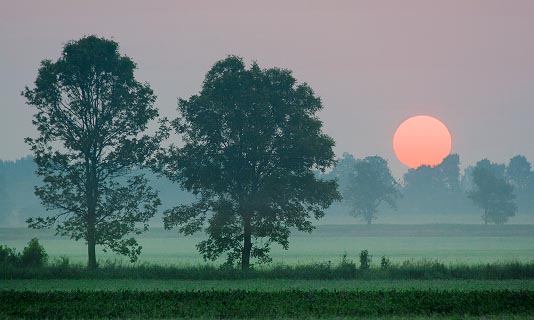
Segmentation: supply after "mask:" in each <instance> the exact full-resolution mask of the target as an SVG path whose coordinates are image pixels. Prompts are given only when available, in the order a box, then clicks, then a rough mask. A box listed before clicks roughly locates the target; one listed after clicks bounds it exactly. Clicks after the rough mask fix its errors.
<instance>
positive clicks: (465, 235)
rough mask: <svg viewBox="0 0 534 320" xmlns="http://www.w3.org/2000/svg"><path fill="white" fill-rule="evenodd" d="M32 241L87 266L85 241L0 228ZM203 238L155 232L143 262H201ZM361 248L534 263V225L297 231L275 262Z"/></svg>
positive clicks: (12, 237) (9, 238) (3, 239)
mask: <svg viewBox="0 0 534 320" xmlns="http://www.w3.org/2000/svg"><path fill="white" fill-rule="evenodd" d="M32 237H37V238H39V240H40V241H41V242H42V243H43V245H44V246H45V248H46V250H47V252H48V254H49V255H50V256H51V258H52V259H54V258H59V257H60V256H67V257H69V259H70V261H71V262H78V263H85V260H86V248H85V247H84V244H83V242H75V241H72V240H70V239H64V238H58V237H54V235H53V232H51V231H47V230H46V231H42V230H29V229H26V228H20V229H19V228H11V229H7V228H3V229H0V244H4V245H7V246H9V247H14V248H17V249H18V250H21V249H22V248H23V247H24V246H25V245H26V243H27V242H28V241H29V239H31V238H32ZM200 239H202V237H200V236H194V237H184V236H181V235H179V234H178V233H177V231H175V230H171V231H166V230H163V229H158V228H153V229H152V230H151V231H149V232H148V233H146V234H144V235H142V236H140V237H139V241H140V243H141V244H142V246H143V252H142V254H141V256H140V260H139V261H140V262H149V263H156V264H163V265H168V264H172V265H196V264H199V263H203V260H202V257H201V256H200V255H199V254H198V252H197V250H196V248H195V245H196V244H197V243H198V242H199V241H200ZM361 250H368V251H369V253H370V254H371V255H373V257H374V259H373V261H374V264H378V262H379V260H380V257H381V256H383V255H385V256H387V257H389V258H390V260H391V261H392V262H402V261H405V260H410V259H413V260H421V259H431V260H439V261H442V262H445V263H467V264H478V263H493V262H507V261H522V262H527V261H532V260H534V225H502V226H484V225H452V224H429V225H371V226H366V225H323V226H318V227H317V230H315V231H314V232H313V233H312V234H303V233H294V235H293V236H292V237H291V238H290V247H289V250H288V251H285V250H282V249H281V248H279V247H276V246H274V247H273V250H272V258H273V264H277V263H284V264H307V263H313V262H327V261H332V262H337V261H339V260H340V258H341V256H342V255H343V254H344V253H347V254H348V256H349V258H351V259H354V260H357V255H358V253H359V252H360V251H361ZM97 255H98V256H97V257H98V258H99V259H100V260H101V261H105V260H113V261H120V260H122V261H123V262H125V260H124V259H122V258H120V257H119V256H117V255H115V254H113V253H104V252H99V253H98V254H97ZM220 262H222V261H219V262H217V264H218V263H220ZM125 263H126V262H125Z"/></svg>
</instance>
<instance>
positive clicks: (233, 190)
mask: <svg viewBox="0 0 534 320" xmlns="http://www.w3.org/2000/svg"><path fill="white" fill-rule="evenodd" d="M321 109H322V104H321V100H320V98H318V97H316V96H315V94H314V92H313V91H312V89H311V88H310V87H309V86H308V85H307V84H297V83H296V80H295V79H294V78H293V76H292V74H291V71H289V70H284V69H278V68H272V69H261V68H260V67H259V66H258V64H257V63H253V64H252V66H251V68H250V69H246V67H245V64H244V63H243V60H242V59H241V58H239V57H235V56H230V57H227V58H226V59H224V60H221V61H219V62H217V63H215V65H214V66H213V67H212V68H211V70H210V71H209V72H208V73H207V75H206V78H205V80H204V83H203V86H202V90H201V91H200V93H199V94H197V95H194V96H192V97H191V98H190V99H189V100H182V99H181V100H179V103H178V111H179V113H180V116H179V117H178V118H177V119H176V120H175V121H173V122H172V127H173V128H174V129H175V131H176V133H177V134H179V135H181V136H182V140H183V141H184V146H183V147H181V148H178V147H176V146H172V147H170V148H169V149H167V150H166V152H165V154H164V155H161V156H158V157H159V158H160V159H162V160H161V161H160V162H159V163H158V164H159V165H158V166H157V169H156V170H158V171H160V172H163V173H164V174H165V175H166V176H167V177H169V178H170V179H171V180H173V181H175V182H178V183H180V185H181V187H182V188H184V189H186V190H188V191H190V192H192V193H194V194H195V195H196V196H197V197H198V200H197V201H196V202H195V203H193V204H192V205H182V206H178V207H175V208H173V209H171V210H168V211H166V212H165V213H164V215H165V217H164V224H165V228H167V229H170V228H173V227H175V226H179V227H180V229H179V230H180V232H182V233H185V234H186V235H190V234H193V233H195V232H198V231H201V230H202V229H203V228H204V226H205V225H206V227H205V231H206V233H207V235H208V239H206V240H204V241H201V242H200V243H199V244H198V245H197V248H198V250H199V251H200V252H201V253H202V255H203V257H204V259H207V260H215V259H217V258H218V257H219V256H220V255H222V254H223V253H226V254H227V263H228V264H230V265H234V264H236V263H239V262H240V263H241V267H242V269H247V268H249V266H250V260H251V258H256V259H258V260H259V262H260V263H261V262H265V261H270V258H269V256H268V253H269V250H270V245H271V243H278V244H280V245H281V246H282V247H283V248H285V249H287V248H288V245H289V241H288V237H289V235H290V233H291V228H296V229H297V230H300V231H306V232H311V231H312V230H313V228H314V227H313V225H312V223H311V221H310V220H309V218H310V216H311V215H313V216H314V217H315V218H316V219H319V218H321V217H322V216H323V215H324V209H325V208H327V207H328V206H329V205H330V204H331V203H332V202H333V201H334V200H336V199H338V197H339V194H338V192H337V188H336V183H335V181H325V180H321V179H318V178H317V177H316V176H315V174H314V170H315V169H317V170H320V171H321V172H324V170H325V169H326V168H327V167H330V166H331V165H333V164H334V153H333V151H332V147H333V146H334V141H333V140H332V139H331V138H330V137H328V136H327V135H326V134H324V133H322V131H321V127H322V122H321V121H320V120H319V119H318V118H317V116H316V113H317V112H318V111H319V110H321Z"/></svg>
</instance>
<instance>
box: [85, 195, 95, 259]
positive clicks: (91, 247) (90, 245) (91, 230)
mask: <svg viewBox="0 0 534 320" xmlns="http://www.w3.org/2000/svg"><path fill="white" fill-rule="evenodd" d="M89 197H91V195H89ZM95 222H96V203H95V201H94V199H89V201H88V206H87V254H88V261H87V268H88V269H91V270H94V269H96V267H97V265H96V250H95V247H96V226H95Z"/></svg>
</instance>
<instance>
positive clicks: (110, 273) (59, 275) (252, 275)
mask: <svg viewBox="0 0 534 320" xmlns="http://www.w3.org/2000/svg"><path fill="white" fill-rule="evenodd" d="M0 279H6V280H7V279H176V280H237V279H308V280H312V279H315V280H327V279H364V280H365V279H369V280H371V279H374V280H403V279H414V280H416V279H419V280H429V279H449V280H452V279H484V280H504V279H523V280H526V279H534V262H530V263H520V262H509V263H488V264H478V265H466V264H445V263H443V262H440V261H437V260H406V261H404V262H402V263H394V262H391V264H390V265H389V266H388V267H387V268H382V267H373V266H371V265H370V261H369V268H368V269H366V270H365V269H358V268H356V266H355V264H354V262H353V261H351V260H349V259H348V258H347V257H345V258H344V259H341V261H339V262H338V263H331V262H330V261H328V262H319V263H313V264H300V265H284V264H277V265H272V266H269V267H266V268H251V269H248V270H241V269H238V268H230V267H228V266H214V265H191V266H173V265H156V264H146V263H145V264H138V265H123V264H117V263H106V264H103V265H101V266H100V268H98V269H95V270H87V269H86V268H84V267H83V266H81V265H76V264H69V262H68V261H65V260H56V261H53V262H51V263H48V264H47V265H45V266H43V267H39V268H29V267H24V266H20V265H1V264H0Z"/></svg>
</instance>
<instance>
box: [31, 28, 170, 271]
mask: <svg viewBox="0 0 534 320" xmlns="http://www.w3.org/2000/svg"><path fill="white" fill-rule="evenodd" d="M135 69H136V64H135V63H134V62H133V61H132V60H131V59H130V58H129V57H127V56H121V55H120V53H119V47H118V44H117V43H116V42H114V41H111V40H106V39H103V38H98V37H95V36H88V37H85V38H82V39H80V40H78V41H71V42H68V43H67V44H66V45H65V46H64V48H63V51H62V55H61V57H60V58H59V59H58V60H57V61H55V62H52V61H50V60H44V61H43V62H42V63H41V66H40V68H39V73H38V76H37V80H36V81H35V88H33V89H29V88H26V89H25V90H24V91H23V95H24V96H25V97H26V99H27V103H28V104H29V105H31V106H33V107H35V108H36V109H37V112H36V114H35V116H34V121H33V123H34V124H35V126H36V127H37V130H38V131H39V133H40V135H39V137H37V138H27V139H26V142H27V143H28V144H29V145H30V147H31V149H32V151H33V154H34V159H35V162H36V163H37V166H38V169H37V174H38V175H39V176H41V177H42V178H43V182H44V183H43V185H41V186H38V187H36V188H35V193H36V195H37V196H38V197H39V198H40V199H41V201H42V203H43V205H44V206H45V207H46V208H47V210H52V213H53V214H52V215H51V216H48V217H44V218H43V217H37V218H31V219H28V221H27V222H28V224H29V226H30V227H32V228H51V227H54V226H55V228H56V234H58V235H62V236H69V237H71V238H72V239H74V240H80V239H84V240H85V241H86V243H87V249H88V267H89V268H91V269H92V268H96V267H97V261H96V253H95V247H96V245H100V246H103V248H104V250H106V249H110V250H112V251H115V252H117V253H119V254H122V255H126V256H128V257H129V258H130V259H131V260H132V261H135V260H136V259H137V256H138V255H139V254H140V251H141V247H140V246H139V245H138V243H137V241H136V240H135V238H133V237H130V238H127V237H128V236H129V235H131V234H139V233H141V232H143V231H146V230H147V228H148V225H147V221H148V220H149V219H150V218H151V217H152V216H154V214H155V213H156V210H157V207H158V205H159V204H160V201H159V198H158V196H157V193H156V192H155V191H154V190H152V188H150V187H149V186H148V185H147V181H146V179H145V178H144V177H143V176H142V175H134V174H132V169H134V168H136V167H138V166H139V165H141V164H142V162H143V159H145V158H146V157H148V156H149V155H150V154H151V153H152V152H154V151H155V150H156V148H157V147H158V141H159V139H160V137H159V136H153V137H149V136H147V135H142V134H143V131H145V129H146V128H147V124H148V123H149V122H150V121H151V120H153V119H155V118H156V117H157V116H158V112H157V110H156V109H155V108H154V107H153V103H154V101H155V96H154V94H153V92H152V90H151V89H150V86H149V85H148V84H143V83H140V82H138V81H137V80H136V79H135V77H134V70H135Z"/></svg>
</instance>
